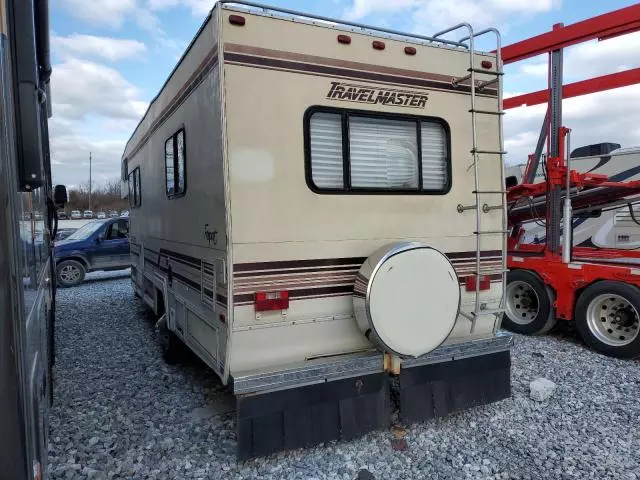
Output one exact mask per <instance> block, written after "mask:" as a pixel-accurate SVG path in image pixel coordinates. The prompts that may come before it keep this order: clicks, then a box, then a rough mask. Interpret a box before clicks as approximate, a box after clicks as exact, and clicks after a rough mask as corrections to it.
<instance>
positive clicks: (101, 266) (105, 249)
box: [55, 218, 131, 287]
mask: <svg viewBox="0 0 640 480" xmlns="http://www.w3.org/2000/svg"><path fill="white" fill-rule="evenodd" d="M55 261H56V277H57V279H58V285H60V286H61V287H72V286H74V285H78V284H80V283H82V281H83V280H84V276H85V275H86V274H87V273H88V272H95V271H96V270H123V269H126V268H129V266H130V263H131V261H130V259H129V219H128V218H117V219H109V220H94V221H92V222H89V223H87V224H86V225H84V226H82V227H80V228H79V229H78V230H76V231H75V232H73V233H72V234H71V235H69V236H68V237H67V238H66V239H64V240H62V241H60V242H56V246H55Z"/></svg>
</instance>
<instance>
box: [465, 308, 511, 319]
mask: <svg viewBox="0 0 640 480" xmlns="http://www.w3.org/2000/svg"><path fill="white" fill-rule="evenodd" d="M498 313H504V308H494V309H493V310H480V311H479V312H475V311H474V312H471V315H473V316H474V317H479V316H480V315H496V314H498Z"/></svg>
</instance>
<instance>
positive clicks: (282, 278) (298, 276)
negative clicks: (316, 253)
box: [233, 267, 358, 285]
mask: <svg viewBox="0 0 640 480" xmlns="http://www.w3.org/2000/svg"><path fill="white" fill-rule="evenodd" d="M295 272H296V273H295V274H287V275H282V274H281V272H277V273H275V274H273V275H270V274H267V275H254V276H253V277H248V278H247V277H245V278H241V279H238V280H235V281H234V282H233V283H234V285H255V284H261V283H268V282H296V281H304V280H307V279H308V280H335V279H341V278H351V279H354V278H355V277H356V275H357V273H358V268H357V267H356V268H352V269H350V270H347V271H334V270H330V271H327V270H325V271H320V272H315V273H311V274H308V273H307V272H306V271H300V270H296V271H295Z"/></svg>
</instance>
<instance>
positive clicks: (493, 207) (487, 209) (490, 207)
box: [482, 203, 504, 213]
mask: <svg viewBox="0 0 640 480" xmlns="http://www.w3.org/2000/svg"><path fill="white" fill-rule="evenodd" d="M503 208H504V205H487V204H486V203H485V204H484V205H482V211H483V212H484V213H489V212H490V211H491V210H502V209H503Z"/></svg>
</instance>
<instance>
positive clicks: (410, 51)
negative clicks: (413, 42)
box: [404, 47, 417, 55]
mask: <svg viewBox="0 0 640 480" xmlns="http://www.w3.org/2000/svg"><path fill="white" fill-rule="evenodd" d="M416 52H417V50H416V49H415V47H404V53H406V54H407V55H415V54H416Z"/></svg>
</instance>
